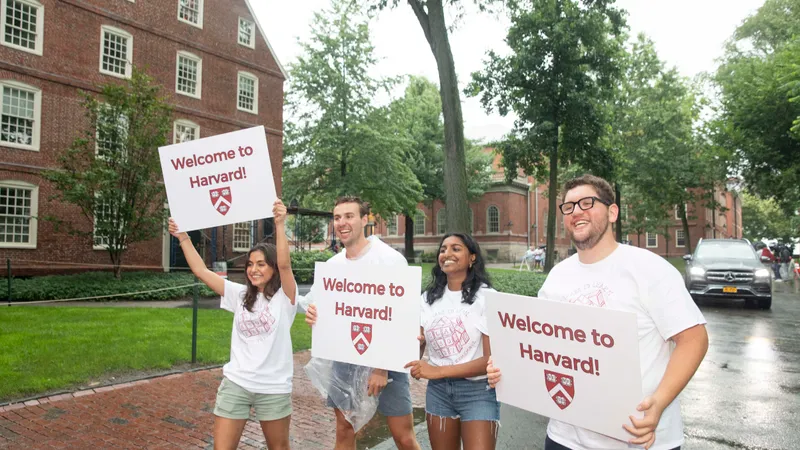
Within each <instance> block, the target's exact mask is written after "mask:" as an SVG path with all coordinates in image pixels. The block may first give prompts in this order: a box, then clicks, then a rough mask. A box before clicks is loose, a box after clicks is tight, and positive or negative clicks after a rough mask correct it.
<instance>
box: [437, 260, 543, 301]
mask: <svg viewBox="0 0 800 450" xmlns="http://www.w3.org/2000/svg"><path fill="white" fill-rule="evenodd" d="M488 272H489V279H490V280H491V281H492V286H493V287H494V289H495V290H497V291H498V292H505V293H507V294H517V295H525V296H528V297H535V296H536V294H537V293H538V292H539V289H540V288H541V287H542V283H544V279H545V278H546V276H545V275H544V274H541V273H536V272H517V271H514V270H504V269H488ZM430 281H431V266H430V265H425V266H423V268H422V290H425V287H426V286H427V285H428V283H430Z"/></svg>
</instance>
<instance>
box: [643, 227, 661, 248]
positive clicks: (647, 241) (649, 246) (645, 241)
mask: <svg viewBox="0 0 800 450" xmlns="http://www.w3.org/2000/svg"><path fill="white" fill-rule="evenodd" d="M651 235H652V236H654V237H655V239H656V243H655V245H650V236H651ZM644 245H645V247H646V248H657V247H658V233H651V232H649V231H648V232H646V233H645V236H644Z"/></svg>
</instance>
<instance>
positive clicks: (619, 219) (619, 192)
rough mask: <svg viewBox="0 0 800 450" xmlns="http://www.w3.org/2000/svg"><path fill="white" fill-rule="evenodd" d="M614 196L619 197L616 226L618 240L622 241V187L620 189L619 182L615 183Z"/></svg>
mask: <svg viewBox="0 0 800 450" xmlns="http://www.w3.org/2000/svg"><path fill="white" fill-rule="evenodd" d="M614 196H615V197H617V210H618V211H619V216H618V217H617V228H616V232H617V242H622V189H620V187H619V183H614Z"/></svg>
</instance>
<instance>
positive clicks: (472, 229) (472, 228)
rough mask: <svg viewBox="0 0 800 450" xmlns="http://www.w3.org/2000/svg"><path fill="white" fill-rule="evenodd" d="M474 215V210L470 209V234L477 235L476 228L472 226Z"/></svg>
mask: <svg viewBox="0 0 800 450" xmlns="http://www.w3.org/2000/svg"><path fill="white" fill-rule="evenodd" d="M473 215H474V214H473V212H472V208H470V209H469V234H473V233H475V228H474V227H473V225H472V223H473Z"/></svg>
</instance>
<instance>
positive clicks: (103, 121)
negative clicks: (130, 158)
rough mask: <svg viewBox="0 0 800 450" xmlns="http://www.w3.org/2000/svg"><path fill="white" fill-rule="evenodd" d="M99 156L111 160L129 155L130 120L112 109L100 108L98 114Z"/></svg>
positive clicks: (97, 137)
mask: <svg viewBox="0 0 800 450" xmlns="http://www.w3.org/2000/svg"><path fill="white" fill-rule="evenodd" d="M96 139H97V156H99V157H100V158H105V159H109V158H112V157H113V156H114V155H116V154H122V155H123V156H124V155H126V154H127V149H126V145H127V141H128V118H127V117H126V116H125V115H124V114H122V113H121V112H119V111H116V110H114V109H113V108H111V107H108V106H107V107H104V108H100V110H99V111H98V114H97V134H96Z"/></svg>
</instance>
